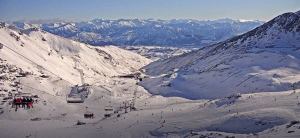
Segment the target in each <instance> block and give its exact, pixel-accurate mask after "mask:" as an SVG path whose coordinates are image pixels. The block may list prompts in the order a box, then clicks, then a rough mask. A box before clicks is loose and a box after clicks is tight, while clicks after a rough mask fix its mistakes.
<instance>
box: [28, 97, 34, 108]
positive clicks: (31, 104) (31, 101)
mask: <svg viewBox="0 0 300 138" xmlns="http://www.w3.org/2000/svg"><path fill="white" fill-rule="evenodd" d="M28 103H29V104H28V108H30V106H31V107H32V108H33V99H32V97H30V99H29V101H28Z"/></svg>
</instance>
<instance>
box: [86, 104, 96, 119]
mask: <svg viewBox="0 0 300 138" xmlns="http://www.w3.org/2000/svg"><path fill="white" fill-rule="evenodd" d="M87 108H88V107H86V111H85V112H84V118H94V113H93V112H91V111H88V110H87Z"/></svg>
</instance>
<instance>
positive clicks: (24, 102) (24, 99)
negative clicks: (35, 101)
mask: <svg viewBox="0 0 300 138" xmlns="http://www.w3.org/2000/svg"><path fill="white" fill-rule="evenodd" d="M26 104H27V99H26V97H24V98H23V100H22V108H24V109H25V107H26Z"/></svg>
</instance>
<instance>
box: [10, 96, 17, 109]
mask: <svg viewBox="0 0 300 138" xmlns="http://www.w3.org/2000/svg"><path fill="white" fill-rule="evenodd" d="M15 106H17V99H16V97H14V100H13V102H12V107H11V108H14V107H15Z"/></svg>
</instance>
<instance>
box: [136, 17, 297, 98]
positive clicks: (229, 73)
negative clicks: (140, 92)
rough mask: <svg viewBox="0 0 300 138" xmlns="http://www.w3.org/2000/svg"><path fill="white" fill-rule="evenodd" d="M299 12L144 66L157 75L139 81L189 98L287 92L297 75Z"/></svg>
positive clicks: (153, 89)
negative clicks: (212, 43) (218, 41)
mask: <svg viewBox="0 0 300 138" xmlns="http://www.w3.org/2000/svg"><path fill="white" fill-rule="evenodd" d="M297 14H299V12H297V13H293V12H290V13H285V14H282V15H280V16H278V17H276V18H274V19H273V20H271V21H269V22H267V23H265V24H263V25H262V26H260V27H257V28H255V29H254V30H252V31H249V32H247V33H245V34H242V35H239V36H236V37H233V38H230V39H228V40H226V41H223V42H220V43H217V44H214V45H210V46H207V47H204V48H202V49H200V50H197V51H193V52H191V53H187V54H183V55H179V56H175V57H172V58H169V59H163V60H159V61H156V62H153V63H151V64H149V65H147V66H146V67H144V68H143V70H144V71H145V72H146V73H148V74H151V75H153V76H157V75H160V76H158V77H155V78H151V79H148V80H147V81H144V82H141V83H140V84H141V85H143V86H144V87H145V88H146V89H147V90H148V91H149V92H151V93H153V94H162V95H165V96H180V97H186V98H190V99H199V98H221V97H224V96H226V95H228V94H237V93H252V92H264V91H272V92H276V91H283V90H291V89H293V88H292V87H291V85H292V84H293V83H295V82H298V81H299V77H300V68H299V66H300V17H299V15H297ZM149 84H151V86H150V85H149ZM153 84H155V87H153Z"/></svg>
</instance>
